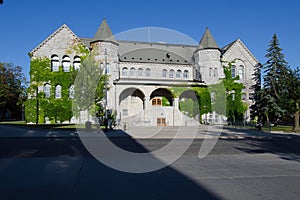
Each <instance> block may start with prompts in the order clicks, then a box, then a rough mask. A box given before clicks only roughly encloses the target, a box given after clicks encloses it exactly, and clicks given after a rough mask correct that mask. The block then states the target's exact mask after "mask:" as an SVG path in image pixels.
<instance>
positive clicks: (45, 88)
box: [43, 83, 51, 98]
mask: <svg viewBox="0 0 300 200" xmlns="http://www.w3.org/2000/svg"><path fill="white" fill-rule="evenodd" d="M43 90H44V93H45V98H49V97H50V94H51V91H50V90H51V86H50V84H48V83H46V84H45V85H44V88H43Z"/></svg>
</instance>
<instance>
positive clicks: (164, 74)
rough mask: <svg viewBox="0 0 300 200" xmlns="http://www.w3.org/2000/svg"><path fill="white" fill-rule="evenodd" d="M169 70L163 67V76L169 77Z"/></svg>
mask: <svg viewBox="0 0 300 200" xmlns="http://www.w3.org/2000/svg"><path fill="white" fill-rule="evenodd" d="M167 72H168V71H167V70H166V69H163V70H162V77H167Z"/></svg>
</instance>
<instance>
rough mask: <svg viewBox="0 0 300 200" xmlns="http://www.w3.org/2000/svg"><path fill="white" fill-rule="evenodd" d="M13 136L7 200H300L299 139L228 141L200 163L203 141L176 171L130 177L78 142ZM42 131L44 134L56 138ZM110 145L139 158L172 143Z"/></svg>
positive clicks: (7, 148)
mask: <svg viewBox="0 0 300 200" xmlns="http://www.w3.org/2000/svg"><path fill="white" fill-rule="evenodd" d="M13 130H15V131H17V132H18V133H15V137H0V195H1V199H151V200H152V199H239V200H240V199H251V200H252V199H289V200H292V199H299V197H300V138H299V137H296V136H294V137H272V138H267V137H265V138H263V139H261V138H250V137H249V138H245V139H221V140H218V142H217V144H216V146H215V147H214V149H213V150H212V151H211V152H210V154H209V155H208V156H207V157H205V158H203V159H199V157H198V152H199V149H200V147H201V145H202V144H203V139H196V140H194V142H193V144H192V145H191V146H190V148H189V149H188V150H187V151H186V153H185V154H184V155H183V156H182V157H181V158H180V159H178V160H177V161H176V162H175V163H173V164H172V165H170V166H168V167H165V168H163V169H161V170H158V171H154V172H149V173H144V174H130V173H125V172H120V171H116V170H114V169H111V168H109V167H107V166H105V165H103V164H102V163H100V162H99V161H97V160H96V159H95V158H94V157H93V156H91V155H90V154H89V152H88V151H87V150H86V149H85V147H84V146H83V145H82V143H81V141H80V139H79V138H78V137H74V136H73V137H49V136H48V137H32V136H24V133H23V132H22V130H23V129H13V128H9V131H11V132H13ZM23 131H24V132H27V131H28V130H23ZM40 131H41V132H40V134H44V135H47V133H46V132H49V131H42V130H40ZM4 132H6V129H5V128H3V127H1V133H0V135H1V134H2V135H5V133H4ZM240 132H243V131H240ZM64 133H65V134H66V135H68V134H69V133H71V132H64ZM56 134H58V132H57V133H56ZM20 136H22V137H20ZM91 139H92V138H91ZM110 140H111V141H112V142H113V143H115V144H116V145H117V146H119V147H120V148H123V149H126V150H129V151H132V152H139V153H142V152H151V151H153V150H157V149H159V148H160V147H162V146H164V145H166V144H167V143H168V142H170V139H132V138H130V137H111V138H110ZM179 141H184V139H180V140H179ZM171 154H172V153H171ZM170 156H172V155H170ZM141 165H143V163H141ZM137 167H139V166H137Z"/></svg>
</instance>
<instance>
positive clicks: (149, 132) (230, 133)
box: [0, 125, 300, 139]
mask: <svg viewBox="0 0 300 200" xmlns="http://www.w3.org/2000/svg"><path fill="white" fill-rule="evenodd" d="M79 133H81V134H79ZM177 134H178V135H177ZM79 135H80V136H81V137H97V136H100V137H131V138H136V139H173V138H175V137H176V138H178V139H185V138H186V139H187V138H196V139H205V138H210V139H216V138H218V139H247V138H249V139H251V138H253V139H272V138H276V137H286V138H288V139H289V138H293V137H299V136H300V134H297V133H292V132H291V133H283V132H275V131H272V132H271V133H268V132H261V131H258V130H252V129H244V128H234V127H226V126H207V125H201V126H198V127H196V126H188V127H128V129H127V130H126V131H123V130H121V129H113V130H101V131H100V132H99V131H98V132H97V130H93V131H91V132H86V131H84V129H81V130H80V129H78V130H63V129H57V130H43V129H26V128H20V127H15V126H10V125H0V138H3V137H60V138H64V137H79Z"/></svg>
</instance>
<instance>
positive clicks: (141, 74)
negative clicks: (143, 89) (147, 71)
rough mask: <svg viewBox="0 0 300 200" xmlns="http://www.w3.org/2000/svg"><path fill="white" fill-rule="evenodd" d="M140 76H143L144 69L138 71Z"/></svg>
mask: <svg viewBox="0 0 300 200" xmlns="http://www.w3.org/2000/svg"><path fill="white" fill-rule="evenodd" d="M138 76H143V69H142V68H139V69H138Z"/></svg>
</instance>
